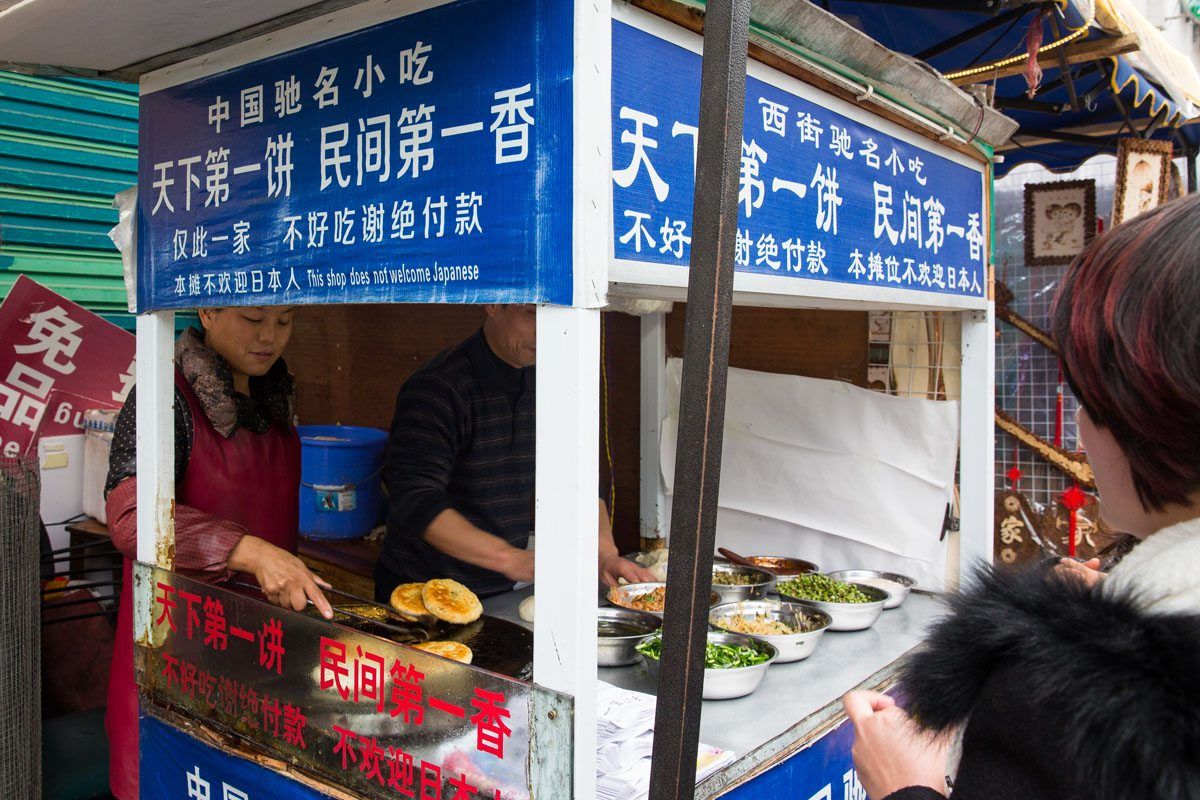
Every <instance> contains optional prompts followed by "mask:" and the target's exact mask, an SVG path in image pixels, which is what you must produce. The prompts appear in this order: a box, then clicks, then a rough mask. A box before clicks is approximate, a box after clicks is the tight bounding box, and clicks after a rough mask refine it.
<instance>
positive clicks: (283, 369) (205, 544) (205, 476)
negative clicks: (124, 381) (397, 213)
mask: <svg viewBox="0 0 1200 800" xmlns="http://www.w3.org/2000/svg"><path fill="white" fill-rule="evenodd" d="M292 315H293V310H292V308H291V307H290V306H271V307H254V308H226V309H202V310H201V311H200V322H201V325H202V326H203V330H198V329H195V328H191V329H189V330H187V331H185V332H184V333H183V335H182V336H180V337H179V340H178V341H177V342H176V344H175V499H176V503H175V569H176V570H178V571H180V572H189V573H192V574H195V573H200V574H201V575H202V576H203V577H205V578H207V579H209V580H222V579H224V578H226V577H228V576H229V575H230V574H232V573H234V572H243V573H247V574H249V575H252V576H253V577H254V579H255V580H256V581H257V582H258V584H259V586H261V587H262V590H263V592H264V594H266V596H267V598H268V599H270V601H271V602H273V603H276V604H278V605H281V606H285V607H290V608H293V609H296V610H297V611H299V610H302V609H303V608H305V606H306V605H307V604H308V601H309V600H311V601H312V602H313V603H314V604H315V605H316V606H317V607H318V608H319V609H320V610H321V613H322V614H324V615H325V616H326V617H331V616H332V611H331V610H330V607H329V603H328V602H327V601H326V600H325V597H324V595H323V594H322V593H321V590H320V588H318V587H319V586H325V587H326V588H328V585H327V584H325V583H324V582H323V581H321V580H320V579H319V578H317V577H315V576H314V575H313V574H312V573H310V572H309V571H308V569H307V568H306V567H305V566H304V563H303V562H301V561H300V559H299V558H297V557H296V556H295V555H294V553H295V550H296V528H297V518H298V515H299V490H300V440H299V437H298V436H297V435H296V429H295V427H294V426H293V424H292V412H293V402H294V397H295V392H294V381H293V379H292V376H291V375H290V374H289V373H288V370H287V366H286V365H285V364H284V362H283V360H282V359H281V358H280V355H281V354H282V353H283V349H284V347H285V346H286V345H287V342H288V339H289V338H290V336H291V332H292V327H291V324H292ZM136 413H137V412H136V408H135V403H134V395H132V394H131V395H130V399H129V401H128V402H127V403H126V405H125V407H124V408H123V409H122V410H121V414H120V416H119V417H118V418H117V426H116V433H115V434H114V436H113V444H112V454H111V457H110V462H109V463H110V466H109V473H108V481H107V484H106V487H105V489H106V492H107V503H106V511H107V514H108V525H109V530H110V532H111V534H112V539H113V544H114V545H115V546H116V547H117V549H118V550H120V551H121V552H122V553H123V554H124V555H125V565H124V570H125V581H124V588H123V590H122V592H121V607H120V612H119V614H118V617H117V639H116V644H115V646H114V648H113V661H112V674H111V676H110V678H109V687H108V710H107V714H106V717H105V727H106V728H107V729H108V740H109V750H110V755H109V783H110V786H111V789H112V793H113V795H114V796H115V797H116V798H118V800H136V798H137V796H138V696H137V686H136V685H135V683H134V672H133V610H132V609H133V606H132V601H131V598H130V587H131V586H132V580H131V577H130V574H131V567H130V563H131V560H132V559H134V558H135V557H136V554H137V476H136V470H137V463H136V454H135V444H136V429H137V424H136Z"/></svg>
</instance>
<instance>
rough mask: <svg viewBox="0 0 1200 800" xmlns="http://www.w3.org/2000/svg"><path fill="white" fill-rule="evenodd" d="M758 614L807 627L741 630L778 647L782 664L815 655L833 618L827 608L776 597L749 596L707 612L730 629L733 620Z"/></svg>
mask: <svg viewBox="0 0 1200 800" xmlns="http://www.w3.org/2000/svg"><path fill="white" fill-rule="evenodd" d="M756 616H761V617H765V618H766V619H771V620H778V621H780V622H783V623H785V624H787V625H795V626H797V627H800V628H802V629H807V630H804V631H803V632H802V633H771V634H768V633H747V634H741V635H744V636H751V637H753V638H755V639H758V640H759V641H761V642H766V643H767V644H770V645H774V647H775V649H776V650H778V651H779V658H777V659H776V661H778V662H779V663H780V664H785V663H788V662H791V661H800V660H801V659H804V658H808V657H809V656H810V655H812V652H813V650H815V649H816V648H817V642H819V641H821V637H822V636H823V635H824V634H825V629H826V628H828V627H829V625H830V623H832V622H833V620H832V619H831V618H830V616H829V615H828V614H826V613H825V612H824V611H820V610H818V609H815V608H811V607H809V606H804V605H800V604H799V603H779V602H776V601H774V600H747V601H746V602H742V603H727V604H724V605H719V606H717V607H716V608H714V609H712V610H711V611H709V612H708V622H709V624H710V625H712V626H713V627H714V628H720V629H721V630H723V631H729V625H730V622H731V620H734V619H736V618H737V617H756ZM729 632H730V633H733V631H729Z"/></svg>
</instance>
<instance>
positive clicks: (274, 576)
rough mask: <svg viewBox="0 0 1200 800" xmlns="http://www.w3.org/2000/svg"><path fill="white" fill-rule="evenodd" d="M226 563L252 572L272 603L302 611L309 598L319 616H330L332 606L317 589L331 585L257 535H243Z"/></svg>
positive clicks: (237, 568) (235, 568) (240, 570)
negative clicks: (319, 613)
mask: <svg viewBox="0 0 1200 800" xmlns="http://www.w3.org/2000/svg"><path fill="white" fill-rule="evenodd" d="M228 566H229V569H231V570H234V571H235V572H248V573H250V574H251V575H253V576H254V579H255V580H256V581H258V585H259V587H260V588H262V591H263V594H265V595H266V596H267V599H268V600H270V601H271V602H272V603H274V604H275V605H277V606H282V607H283V608H291V609H293V610H295V611H303V610H304V608H305V607H306V606H307V605H308V601H309V600H311V601H312V603H313V605H315V606H316V607H317V610H318V611H320V612H321V616H323V617H325V619H333V608H332V607H331V606H330V605H329V601H328V600H326V599H325V595H324V594H322V592H321V588H325V589H330V588H332V587H331V586H330V585H329V584H328V583H326V582H325V581H323V580H321V579H320V578H318V577H317V576H316V575H313V574H312V573H311V572H309V570H308V567H306V566H305V565H304V562H303V561H301V560H300V559H299V558H297V557H296V556H294V555H292V554H291V553H289V552H288V551H287V550H284V549H283V548H280V547H276V546H275V545H273V544H271V543H270V542H268V541H266V540H264V539H260V538H258V537H257V536H243V537H242V538H241V540H240V541H238V543H237V545H236V546H235V547H234V548H233V551H232V552H231V553H230V554H229V562H228Z"/></svg>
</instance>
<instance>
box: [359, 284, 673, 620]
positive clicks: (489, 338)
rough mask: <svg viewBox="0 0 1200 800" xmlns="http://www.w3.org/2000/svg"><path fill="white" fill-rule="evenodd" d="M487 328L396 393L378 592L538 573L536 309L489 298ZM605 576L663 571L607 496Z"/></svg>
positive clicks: (509, 581) (485, 589)
mask: <svg viewBox="0 0 1200 800" xmlns="http://www.w3.org/2000/svg"><path fill="white" fill-rule="evenodd" d="M485 309H486V311H487V318H486V320H485V321H484V324H483V327H482V328H481V329H480V330H479V331H478V332H476V333H475V334H474V335H473V336H471V337H470V338H469V339H467V340H466V341H465V342H462V343H461V344H459V345H457V346H455V347H452V348H450V349H449V350H446V351H444V352H442V353H441V354H439V355H438V356H436V357H435V358H434V359H433V360H432V361H430V362H429V363H427V364H426V365H425V366H423V367H422V368H421V369H420V370H418V371H417V372H416V373H415V374H414V375H413V376H412V377H411V378H409V379H408V381H406V382H405V384H404V386H403V387H402V388H401V389H400V394H399V396H398V397H397V398H396V413H395V416H394V418H393V420H392V433H391V441H390V444H389V447H388V455H387V463H386V465H385V466H384V473H383V479H384V482H385V484H386V485H387V490H388V509H387V527H388V530H387V539H386V541H385V543H384V548H383V553H382V554H381V556H380V559H379V563H378V564H376V567H375V596H376V599H377V600H379V601H381V602H386V601H387V599H388V598H389V596H390V595H391V593H392V590H393V589H394V588H395V587H396V586H397V585H399V584H401V583H410V582H418V581H426V580H429V579H431V578H453V579H455V580H457V581H460V582H462V583H464V584H466V585H467V586H469V587H470V588H471V589H472V590H474V591H475V592H476V593H477V594H480V595H484V596H486V595H491V594H498V593H500V592H504V591H507V590H509V589H511V588H512V586H513V582H514V581H532V580H533V552H532V551H531V550H528V549H526V545H527V542H528V540H529V534H530V530H531V528H532V521H533V519H532V518H533V494H534V433H535V430H534V429H535V419H536V416H535V414H536V405H537V404H536V401H535V393H534V391H535V384H536V381H535V377H534V376H535V372H534V370H535V368H534V361H535V360H536V356H537V309H536V307H535V306H533V305H489V306H485ZM599 517H600V552H599V574H600V580H601V582H603V583H604V584H605V585H608V586H611V585H614V584H616V583H617V580H618V579H619V578H625V579H626V580H627V581H630V582H636V581H643V580H653V577H652V576H651V575H650V573H649V572H648V571H647V570H644V569H642V568H641V567H639V566H637V565H636V564H634V563H633V562H631V561H628V560H626V559H623V558H621V557H620V556H619V555H618V554H617V548H616V545H615V544H614V542H613V536H612V528H611V526H610V525H609V521H608V511H607V509H606V508H605V506H604V503H603V501H600V502H599Z"/></svg>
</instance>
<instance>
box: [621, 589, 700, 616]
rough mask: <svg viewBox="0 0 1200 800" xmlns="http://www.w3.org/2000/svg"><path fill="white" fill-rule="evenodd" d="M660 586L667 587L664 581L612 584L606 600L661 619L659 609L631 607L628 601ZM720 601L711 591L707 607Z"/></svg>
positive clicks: (661, 613)
mask: <svg viewBox="0 0 1200 800" xmlns="http://www.w3.org/2000/svg"><path fill="white" fill-rule="evenodd" d="M660 586H661V587H663V588H664V589H666V587H667V585H666V584H665V583H627V584H625V585H624V586H614V587H612V588H611V589H609V590H608V602H610V603H612V604H613V605H614V606H619V607H621V608H628V609H630V610H631V611H641V612H643V613H645V614H653V615H654V616H656V617H658V618H659V619H662V616H663V612H661V611H649V610H645V609H641V608H633V607H632V606H630V605H629V601H630V600H632V599H633V598H635V597H638V596H639V595H643V594H645V593H646V592H652V591H654V590H655V589H657V588H658V587H660ZM720 602H721V598H720V597H719V596H717V593H716V592H712V593H711V596H710V597H709V603H708V605H709V607H712V606H715V605H717V604H718V603H720Z"/></svg>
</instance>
